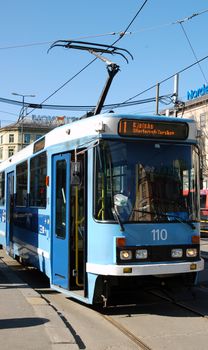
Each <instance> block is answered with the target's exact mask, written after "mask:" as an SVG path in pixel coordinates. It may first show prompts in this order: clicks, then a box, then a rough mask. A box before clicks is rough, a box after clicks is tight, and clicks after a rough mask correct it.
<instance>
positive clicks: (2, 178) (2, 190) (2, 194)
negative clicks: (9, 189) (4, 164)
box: [0, 172, 5, 205]
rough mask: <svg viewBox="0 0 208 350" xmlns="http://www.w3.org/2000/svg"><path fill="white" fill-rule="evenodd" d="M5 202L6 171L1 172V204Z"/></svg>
mask: <svg viewBox="0 0 208 350" xmlns="http://www.w3.org/2000/svg"><path fill="white" fill-rule="evenodd" d="M4 202H5V173H4V172H2V173H0V205H4Z"/></svg>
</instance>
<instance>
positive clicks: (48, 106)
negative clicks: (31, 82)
mask: <svg viewBox="0 0 208 350" xmlns="http://www.w3.org/2000/svg"><path fill="white" fill-rule="evenodd" d="M147 1H148V0H145V1H144V3H143V4H142V6H141V7H140V8H139V10H138V11H137V13H136V14H135V16H134V17H133V19H132V20H131V21H130V23H129V24H128V26H127V27H126V29H125V30H124V31H120V32H110V33H105V34H97V35H95V36H94V37H96V36H97V37H98V36H105V35H119V38H118V39H116V40H115V41H114V42H113V43H112V45H114V44H115V43H117V42H118V41H119V40H121V38H122V37H123V36H124V35H126V34H134V33H136V32H128V29H129V28H130V26H131V25H132V23H133V22H134V21H135V19H136V17H137V16H138V15H139V13H140V12H141V10H142V9H143V7H144V6H145V4H146V3H147ZM205 12H208V9H206V10H203V11H201V12H198V13H194V14H192V15H191V16H189V17H186V18H184V19H181V20H177V21H175V22H171V23H169V24H165V25H166V26H167V25H171V24H179V23H180V24H181V25H182V22H185V21H188V20H190V19H192V18H193V17H196V16H199V15H201V14H203V13H205ZM182 28H183V26H182ZM149 29H151V28H149ZM152 29H154V27H152ZM147 30H148V28H147ZM89 37H91V36H85V37H82V38H89ZM48 43H51V42H42V43H34V44H26V45H23V46H22V47H25V46H32V45H44V44H48ZM190 44H191V43H190ZM15 47H21V46H18V45H16V46H13V47H7V48H15ZM0 49H3V48H1V47H0ZM207 57H208V56H205V57H204V58H202V59H201V60H198V59H197V57H195V58H196V59H197V61H196V62H195V63H194V64H191V65H190V66H188V67H186V68H184V69H182V70H181V71H179V72H178V73H182V72H183V71H184V70H186V69H189V68H191V67H192V66H194V65H195V64H200V62H201V61H203V60H205V59H207ZM95 60H97V58H94V59H93V60H91V61H90V62H89V63H88V64H87V65H86V66H84V67H83V68H82V69H81V70H80V71H79V72H77V73H76V74H74V75H73V76H72V77H71V78H70V79H68V80H67V81H66V82H65V83H64V84H62V85H61V86H60V87H59V88H57V89H56V90H55V91H54V92H53V93H52V94H50V95H49V96H48V97H47V98H46V99H44V100H43V101H42V102H41V103H40V104H37V105H39V106H42V108H46V109H47V108H51V109H56V106H53V105H45V106H43V104H44V103H45V102H46V101H47V100H48V99H50V98H51V97H52V96H54V95H55V94H56V93H57V92H58V91H60V90H61V89H62V88H63V87H64V86H66V85H67V84H68V83H69V82H71V81H72V80H73V79H74V78H76V77H77V76H78V75H79V74H81V73H82V72H83V71H84V70H85V69H86V68H88V67H89V66H90V65H91V64H92V63H93V62H94V61H95ZM175 74H176V73H175ZM175 74H173V75H171V76H170V77H168V78H166V79H164V80H162V81H161V82H160V84H162V83H163V82H165V81H167V80H168V79H171V78H172V77H173V76H174V75H175ZM156 85H157V84H154V85H152V86H151V87H149V88H148V89H146V90H143V91H142V92H140V93H138V94H136V95H134V96H133V97H130V98H129V99H127V100H125V101H124V102H120V103H118V104H111V105H105V106H104V108H108V107H112V106H114V108H119V107H122V106H129V104H128V102H129V101H131V100H133V99H134V98H136V97H138V96H139V95H141V94H143V93H145V92H147V91H149V90H151V89H152V88H154V87H156ZM3 100H4V99H3V98H0V101H1V102H6V99H5V101H3ZM7 101H8V100H7ZM9 101H10V102H9V103H14V104H19V105H21V104H22V102H20V101H19V102H17V101H12V100H9ZM142 101H144V100H142ZM134 102H135V104H138V103H140V101H134ZM132 104H133V103H132ZM31 105H35V104H31ZM107 106H108V107H107ZM57 107H59V108H60V109H64V108H66V109H68V108H71V107H72V108H73V107H75V108H76V107H78V108H79V107H81V108H82V107H83V108H86V107H90V108H91V107H92V106H57ZM35 109H36V108H33V109H32V110H31V111H30V112H27V113H26V115H25V117H26V116H27V115H29V114H30V113H32V112H33V111H34V110H35ZM78 110H79V109H78ZM80 110H84V109H80ZM85 110H86V109H85Z"/></svg>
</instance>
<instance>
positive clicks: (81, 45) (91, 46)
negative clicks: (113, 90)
mask: <svg viewBox="0 0 208 350" xmlns="http://www.w3.org/2000/svg"><path fill="white" fill-rule="evenodd" d="M54 47H65V48H66V49H77V50H85V51H88V52H89V53H91V54H92V55H94V56H95V57H96V58H99V59H100V60H101V61H103V62H105V63H106V65H107V71H108V77H107V80H106V82H105V85H104V87H103V90H102V92H101V95H100V97H99V99H98V102H97V105H96V107H95V109H94V111H93V112H92V114H91V115H96V114H99V113H100V112H101V110H102V108H103V105H104V102H105V99H106V96H107V94H108V91H109V89H110V86H111V83H112V81H113V78H114V77H115V75H116V74H117V73H118V72H119V70H120V67H119V66H118V65H117V64H116V63H114V62H112V61H110V60H109V59H107V58H106V57H104V56H102V55H103V54H104V53H105V54H110V55H120V56H122V57H123V58H124V59H125V61H126V62H127V63H128V62H129V61H128V59H127V56H129V57H130V58H131V59H132V60H133V56H132V54H131V53H130V52H129V51H128V50H126V49H122V48H120V47H117V46H113V45H105V44H97V43H91V42H85V41H77V40H57V41H55V42H54V43H53V44H52V45H51V46H50V48H49V49H48V51H50V50H51V49H52V48H54ZM88 116H89V115H88Z"/></svg>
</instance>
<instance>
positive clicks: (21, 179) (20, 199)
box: [16, 161, 27, 207]
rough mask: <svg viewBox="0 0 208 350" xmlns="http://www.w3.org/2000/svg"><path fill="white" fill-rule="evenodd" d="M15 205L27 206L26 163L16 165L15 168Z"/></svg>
mask: <svg viewBox="0 0 208 350" xmlns="http://www.w3.org/2000/svg"><path fill="white" fill-rule="evenodd" d="M16 205H17V206H21V207H26V205H27V161H25V162H23V163H21V164H18V165H17V168H16Z"/></svg>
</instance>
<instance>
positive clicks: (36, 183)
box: [30, 152, 47, 207]
mask: <svg viewBox="0 0 208 350" xmlns="http://www.w3.org/2000/svg"><path fill="white" fill-rule="evenodd" d="M46 174H47V157H46V152H43V153H41V154H38V155H37V156H35V157H33V158H32V159H31V160H30V206H32V207H46Z"/></svg>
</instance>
